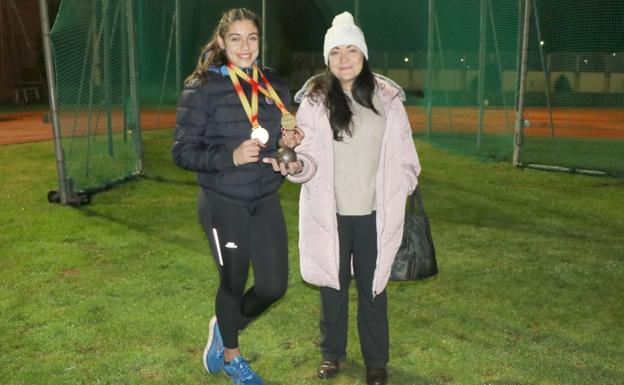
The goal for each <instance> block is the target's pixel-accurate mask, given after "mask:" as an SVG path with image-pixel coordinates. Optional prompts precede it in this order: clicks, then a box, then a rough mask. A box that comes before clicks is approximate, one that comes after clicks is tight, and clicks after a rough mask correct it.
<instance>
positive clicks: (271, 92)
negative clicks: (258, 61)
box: [227, 63, 294, 129]
mask: <svg viewBox="0 0 624 385" xmlns="http://www.w3.org/2000/svg"><path fill="white" fill-rule="evenodd" d="M227 67H228V74H229V75H230V78H231V79H232V83H233V84H234V88H235V89H236V93H237V94H238V97H239V98H240V99H241V103H243V108H245V111H247V108H246V107H245V105H247V106H249V102H247V98H246V97H245V94H244V93H243V90H242V87H241V86H240V82H239V81H238V78H237V75H238V76H240V78H241V79H243V80H245V81H246V82H247V83H249V84H250V85H251V87H252V107H253V98H254V97H255V98H256V105H255V110H254V111H255V112H256V123H257V118H258V115H257V112H258V104H257V102H258V99H257V98H258V91H260V92H262V93H263V94H264V95H265V96H266V97H267V98H270V99H272V100H273V101H274V102H275V105H276V106H277V108H278V109H279V110H280V112H281V113H282V126H284V128H286V129H293V128H294V117H293V116H292V114H291V113H290V112H289V111H288V109H286V106H285V105H284V102H282V99H280V97H279V95H278V94H277V92H275V89H274V88H273V86H272V85H271V83H270V82H269V79H267V78H266V76H264V73H262V71H261V70H260V68H258V66H257V65H255V64H254V65H253V78H250V77H249V75H247V74H246V73H245V72H243V71H242V70H241V69H240V68H238V67H237V66H235V65H233V64H232V63H229V64H228V66H227ZM258 73H260V76H261V77H262V81H263V82H264V84H265V86H266V88H264V87H263V86H262V85H260V84H259V83H258ZM254 92H255V93H254ZM247 115H248V116H250V115H249V113H247ZM250 121H251V119H250ZM285 121H287V122H288V127H286V126H285V125H284V122H285ZM291 123H292V127H290V126H291ZM252 126H253V122H252ZM254 127H255V126H254Z"/></svg>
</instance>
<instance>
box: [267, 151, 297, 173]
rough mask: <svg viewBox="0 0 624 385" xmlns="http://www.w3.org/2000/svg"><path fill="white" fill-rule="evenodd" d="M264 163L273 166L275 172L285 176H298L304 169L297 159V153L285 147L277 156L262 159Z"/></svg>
mask: <svg viewBox="0 0 624 385" xmlns="http://www.w3.org/2000/svg"><path fill="white" fill-rule="evenodd" d="M262 161H263V162H264V163H269V164H271V166H273V170H274V171H275V172H279V173H280V174H282V175H284V176H286V175H289V174H290V175H295V174H298V173H300V172H301V170H302V169H303V163H301V160H298V159H297V153H296V152H295V151H294V150H293V149H291V148H289V147H285V146H282V147H280V148H279V150H277V152H276V153H275V154H273V155H271V156H270V157H266V158H264V159H262Z"/></svg>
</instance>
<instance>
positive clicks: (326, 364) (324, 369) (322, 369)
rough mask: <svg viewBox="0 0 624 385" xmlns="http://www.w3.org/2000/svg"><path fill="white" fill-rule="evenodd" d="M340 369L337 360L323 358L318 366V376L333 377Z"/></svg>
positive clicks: (323, 377)
mask: <svg viewBox="0 0 624 385" xmlns="http://www.w3.org/2000/svg"><path fill="white" fill-rule="evenodd" d="M339 371H340V365H339V364H338V361H329V360H323V361H321V365H320V366H319V369H318V372H316V373H317V374H318V378H322V379H324V380H326V379H329V378H332V377H334V376H335V375H336V374H338V372H339Z"/></svg>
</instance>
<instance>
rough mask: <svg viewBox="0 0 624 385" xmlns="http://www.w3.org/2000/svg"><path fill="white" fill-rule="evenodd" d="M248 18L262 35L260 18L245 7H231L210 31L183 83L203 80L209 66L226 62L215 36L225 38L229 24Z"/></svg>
mask: <svg viewBox="0 0 624 385" xmlns="http://www.w3.org/2000/svg"><path fill="white" fill-rule="evenodd" d="M241 20H250V21H252V22H253V23H254V25H255V26H256V28H257V29H258V35H259V36H261V35H262V31H261V28H260V26H261V23H260V18H259V17H258V15H256V14H255V13H254V12H253V11H250V10H248V9H246V8H232V9H230V10H229V11H226V12H225V13H224V14H223V15H222V16H221V20H219V24H217V27H216V28H215V30H214V32H213V33H212V38H211V39H210V41H209V42H208V43H207V44H206V45H205V46H204V47H203V48H202V50H201V53H200V55H199V60H198V61H197V66H196V67H195V69H194V70H193V72H192V73H191V74H190V75H189V76H188V77H187V78H186V80H185V81H184V84H191V83H195V82H197V81H199V82H204V81H205V80H206V79H207V77H208V70H209V68H210V67H211V66H217V67H219V66H222V65H224V64H227V57H226V56H225V50H224V49H222V48H221V47H219V43H218V42H217V37H219V36H221V39H223V40H225V34H226V33H227V31H228V28H230V25H231V24H232V23H234V22H235V21H241Z"/></svg>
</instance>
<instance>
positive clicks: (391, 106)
mask: <svg viewBox="0 0 624 385" xmlns="http://www.w3.org/2000/svg"><path fill="white" fill-rule="evenodd" d="M375 80H376V83H377V87H376V88H375V92H376V93H377V94H378V95H379V97H380V99H381V101H382V103H383V106H384V107H383V108H384V112H385V117H386V127H385V131H384V134H383V139H382V144H381V153H380V156H379V166H378V168H377V177H376V178H377V181H376V199H377V268H376V269H375V276H374V278H373V297H375V296H376V295H377V294H379V293H381V292H382V291H383V290H384V289H385V287H386V285H387V283H388V279H389V277H390V268H391V267H392V262H393V261H394V257H395V255H396V252H397V250H398V248H399V245H400V244H401V237H402V235H403V217H404V214H405V200H406V198H407V196H408V195H409V194H410V193H411V192H412V191H414V189H415V188H416V184H417V183H418V179H417V178H418V174H419V173H420V162H419V160H418V155H417V153H416V148H415V146H414V141H413V139H412V130H411V128H410V124H409V121H408V118H407V113H406V111H405V107H404V106H403V103H402V98H404V94H403V91H402V90H401V89H400V87H399V86H397V85H396V84H394V83H393V82H392V81H390V80H389V79H386V78H383V77H381V76H379V75H375ZM306 85H307V83H306ZM306 85H304V88H303V89H304V90H305V89H307V87H306ZM298 95H299V99H300V100H297V97H295V100H296V101H298V102H299V101H300V103H301V105H300V106H299V109H298V111H297V126H298V127H299V128H301V129H302V130H303V131H304V132H305V138H304V140H303V142H302V143H301V145H299V146H298V147H297V148H296V151H297V156H298V157H299V159H301V160H302V161H303V164H304V167H303V170H302V172H301V173H299V174H297V175H291V176H289V177H288V179H289V180H290V181H292V182H295V183H303V186H302V187H301V196H300V199H299V256H300V268H301V275H302V277H303V279H304V280H305V281H306V282H308V283H311V284H313V285H317V286H327V287H332V288H335V289H340V284H339V281H338V266H339V250H338V230H337V219H336V202H335V194H334V153H333V134H332V130H331V128H330V124H329V119H328V113H327V111H326V109H325V107H324V106H323V103H322V101H320V100H317V99H315V98H311V97H310V95H306V94H305V93H303V94H301V93H300V94H298ZM354 193H355V194H356V193H357V192H356V191H354Z"/></svg>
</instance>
